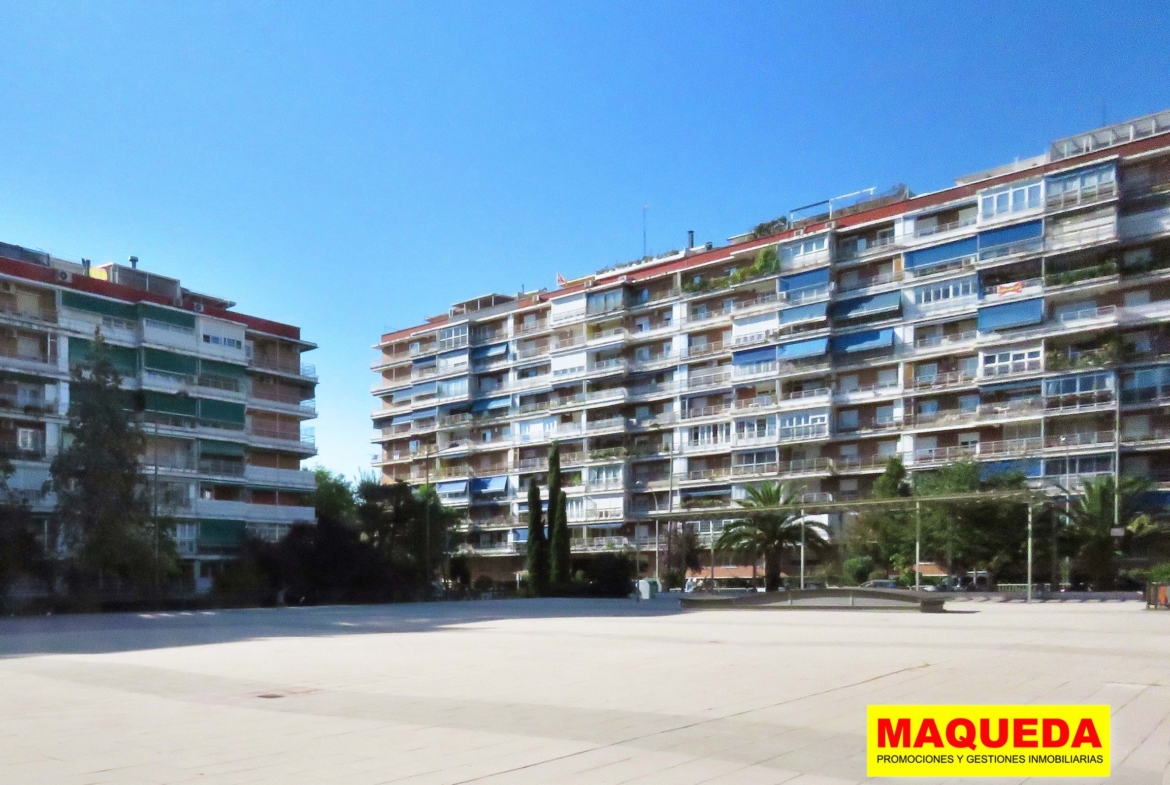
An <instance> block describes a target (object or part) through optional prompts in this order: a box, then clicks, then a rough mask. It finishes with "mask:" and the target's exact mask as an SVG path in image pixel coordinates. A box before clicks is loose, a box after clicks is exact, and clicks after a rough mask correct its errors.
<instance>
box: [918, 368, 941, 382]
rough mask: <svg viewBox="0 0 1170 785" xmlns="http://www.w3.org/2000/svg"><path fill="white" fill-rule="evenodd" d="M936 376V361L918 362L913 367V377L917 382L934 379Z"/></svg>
mask: <svg viewBox="0 0 1170 785" xmlns="http://www.w3.org/2000/svg"><path fill="white" fill-rule="evenodd" d="M937 377H938V363H920V364H919V365H918V366H917V367H915V368H914V379H915V381H919V382H929V381H934V380H935V379H936V378H937Z"/></svg>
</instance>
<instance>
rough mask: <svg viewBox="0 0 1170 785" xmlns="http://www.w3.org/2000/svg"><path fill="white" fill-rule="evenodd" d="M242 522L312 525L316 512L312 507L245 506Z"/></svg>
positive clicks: (282, 505)
mask: <svg viewBox="0 0 1170 785" xmlns="http://www.w3.org/2000/svg"><path fill="white" fill-rule="evenodd" d="M244 520H245V521H247V522H248V523H285V524H294V523H312V522H313V521H315V520H317V511H316V510H315V509H313V508H312V507H297V506H293V505H284V504H247V505H245V506H244Z"/></svg>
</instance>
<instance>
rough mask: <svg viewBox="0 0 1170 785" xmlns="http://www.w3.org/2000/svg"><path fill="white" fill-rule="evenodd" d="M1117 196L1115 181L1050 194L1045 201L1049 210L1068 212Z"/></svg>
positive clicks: (1045, 205)
mask: <svg viewBox="0 0 1170 785" xmlns="http://www.w3.org/2000/svg"><path fill="white" fill-rule="evenodd" d="M1115 196H1117V183H1116V182H1115V181H1113V180H1110V181H1108V182H1104V183H1097V184H1096V185H1090V186H1084V187H1081V188H1079V189H1077V190H1076V191H1064V192H1062V193H1050V194H1048V198H1047V199H1045V201H1044V207H1045V209H1047V210H1067V209H1069V208H1070V207H1080V206H1081V205H1085V204H1095V203H1096V202H1103V201H1106V200H1108V199H1112V198H1113V197H1115Z"/></svg>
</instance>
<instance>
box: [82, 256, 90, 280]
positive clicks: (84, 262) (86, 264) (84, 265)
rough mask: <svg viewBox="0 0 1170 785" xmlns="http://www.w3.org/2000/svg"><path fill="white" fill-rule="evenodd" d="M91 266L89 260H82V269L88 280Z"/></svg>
mask: <svg viewBox="0 0 1170 785" xmlns="http://www.w3.org/2000/svg"><path fill="white" fill-rule="evenodd" d="M89 265H90V261H89V259H82V260H81V269H82V270H84V271H85V277H86V278H88V277H89Z"/></svg>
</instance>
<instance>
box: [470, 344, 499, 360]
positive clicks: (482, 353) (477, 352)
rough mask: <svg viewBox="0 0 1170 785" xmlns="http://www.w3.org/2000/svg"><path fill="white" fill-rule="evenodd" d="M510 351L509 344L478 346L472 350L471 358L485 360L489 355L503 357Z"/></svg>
mask: <svg viewBox="0 0 1170 785" xmlns="http://www.w3.org/2000/svg"><path fill="white" fill-rule="evenodd" d="M507 353H508V344H506V343H497V344H493V345H492V346H477V347H475V348H474V349H472V350H471V359H473V360H483V359H485V358H488V357H503V356H504V355H506V354H507Z"/></svg>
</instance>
